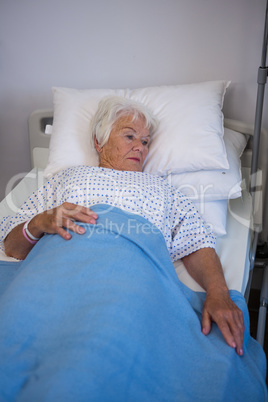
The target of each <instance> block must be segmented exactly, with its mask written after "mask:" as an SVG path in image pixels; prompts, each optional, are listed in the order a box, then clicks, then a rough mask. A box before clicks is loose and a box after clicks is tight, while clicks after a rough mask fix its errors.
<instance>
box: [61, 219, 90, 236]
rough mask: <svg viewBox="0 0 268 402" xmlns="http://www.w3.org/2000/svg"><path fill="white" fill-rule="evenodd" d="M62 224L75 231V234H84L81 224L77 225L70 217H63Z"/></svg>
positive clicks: (84, 230)
mask: <svg viewBox="0 0 268 402" xmlns="http://www.w3.org/2000/svg"><path fill="white" fill-rule="evenodd" d="M63 226H64V227H66V228H67V229H69V230H71V231H72V232H75V233H77V234H84V233H85V232H86V229H85V228H83V227H82V226H79V225H77V224H76V223H75V222H74V221H72V220H71V219H64V221H63Z"/></svg>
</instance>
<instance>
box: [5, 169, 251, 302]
mask: <svg viewBox="0 0 268 402" xmlns="http://www.w3.org/2000/svg"><path fill="white" fill-rule="evenodd" d="M43 183H44V178H43V169H40V168H34V169H32V170H31V172H29V173H28V174H27V175H26V176H25V177H24V178H23V179H22V181H21V182H20V183H19V184H18V185H17V186H16V187H15V188H14V189H13V190H12V191H11V192H10V193H9V194H8V195H7V196H6V197H5V199H4V200H3V201H2V202H1V203H0V219H1V218H2V217H3V216H6V215H9V214H15V213H16V212H17V210H18V208H19V207H20V205H21V204H22V203H23V202H24V201H25V199H27V198H28V196H29V195H30V194H31V193H32V192H33V191H35V190H36V189H38V188H39V187H40V186H42V185H43ZM250 217H251V197H250V195H249V194H248V192H247V191H246V190H244V191H243V192H242V197H240V198H237V199H233V200H230V201H229V207H228V214H227V224H226V229H227V235H225V236H222V237H220V238H218V239H217V245H216V250H217V253H218V255H219V257H220V259H221V263H222V266H223V270H224V275H225V278H226V282H227V285H228V287H229V289H235V290H238V291H240V292H241V293H243V294H244V293H245V290H246V285H247V281H248V277H249V269H250V260H249V251H248V249H249V244H250V231H249V227H250V221H251V220H250ZM0 260H2V261H16V260H15V259H14V258H10V257H7V256H6V255H5V254H4V253H3V252H1V251H0ZM174 267H175V270H176V272H177V275H178V277H179V279H180V280H181V281H182V282H183V283H184V284H185V285H186V286H188V287H189V288H191V289H193V290H195V291H202V288H201V287H200V286H199V285H198V284H197V283H196V282H195V281H194V280H193V279H192V278H191V276H190V275H189V274H188V272H187V271H186V269H185V267H184V265H183V263H182V261H177V262H176V263H175V264H174Z"/></svg>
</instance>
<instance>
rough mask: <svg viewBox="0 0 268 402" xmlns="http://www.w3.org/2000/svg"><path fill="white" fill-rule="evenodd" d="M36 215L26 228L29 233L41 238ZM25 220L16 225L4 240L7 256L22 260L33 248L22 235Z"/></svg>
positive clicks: (41, 233)
mask: <svg viewBox="0 0 268 402" xmlns="http://www.w3.org/2000/svg"><path fill="white" fill-rule="evenodd" d="M37 221H38V216H36V217H34V218H33V219H32V220H31V221H30V223H29V225H28V229H29V231H30V233H31V234H32V235H33V236H34V237H36V238H41V237H42V235H43V232H42V230H39V229H38V223H37ZM24 224H25V222H23V223H21V224H20V225H18V226H16V227H15V228H14V229H13V230H12V231H11V232H10V233H9V234H8V235H7V237H6V239H5V241H4V245H5V253H6V255H7V256H8V257H14V258H18V259H19V260H24V259H25V258H26V256H27V255H28V253H29V252H30V251H31V249H32V248H33V246H34V244H32V243H30V242H29V241H28V240H27V239H26V238H25V237H24V235H23V226H24Z"/></svg>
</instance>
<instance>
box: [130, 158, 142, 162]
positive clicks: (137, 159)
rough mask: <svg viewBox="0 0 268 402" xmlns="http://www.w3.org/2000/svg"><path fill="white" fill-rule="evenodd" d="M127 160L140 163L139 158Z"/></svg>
mask: <svg viewBox="0 0 268 402" xmlns="http://www.w3.org/2000/svg"><path fill="white" fill-rule="evenodd" d="M128 159H130V160H132V161H134V162H140V158H134V157H132V158H128Z"/></svg>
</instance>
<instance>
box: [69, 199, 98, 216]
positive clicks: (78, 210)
mask: <svg viewBox="0 0 268 402" xmlns="http://www.w3.org/2000/svg"><path fill="white" fill-rule="evenodd" d="M62 207H63V208H64V212H65V213H66V214H67V215H73V214H82V215H85V217H90V218H92V219H95V220H96V219H98V215H97V214H96V212H94V211H92V210H91V209H90V208H87V207H84V206H82V205H77V204H72V203H70V202H64V203H63V204H62Z"/></svg>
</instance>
